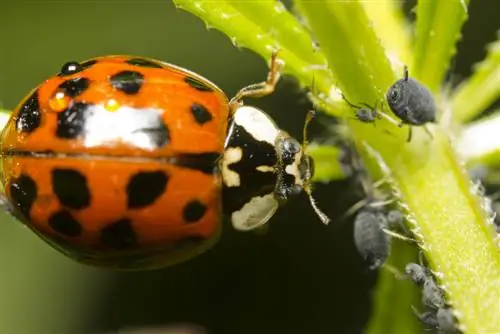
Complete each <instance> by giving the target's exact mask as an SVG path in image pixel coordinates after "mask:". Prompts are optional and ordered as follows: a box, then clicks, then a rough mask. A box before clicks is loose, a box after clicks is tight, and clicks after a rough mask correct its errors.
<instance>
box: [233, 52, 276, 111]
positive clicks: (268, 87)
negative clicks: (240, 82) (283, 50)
mask: <svg viewBox="0 0 500 334" xmlns="http://www.w3.org/2000/svg"><path fill="white" fill-rule="evenodd" d="M283 66H284V63H283V62H282V61H281V60H279V59H278V50H276V51H273V53H272V55H271V64H270V65H269V72H268V74H267V79H266V81H263V82H259V83H255V84H252V85H248V86H246V87H243V88H242V89H240V90H239V91H238V93H236V95H235V96H234V97H233V98H232V99H231V101H230V102H229V107H230V109H231V112H234V111H235V110H236V109H237V108H238V107H239V106H241V105H242V104H243V101H242V99H243V98H245V97H261V96H265V95H269V94H271V93H272V92H273V91H274V87H276V83H277V82H278V80H279V78H280V71H281V69H282V68H283Z"/></svg>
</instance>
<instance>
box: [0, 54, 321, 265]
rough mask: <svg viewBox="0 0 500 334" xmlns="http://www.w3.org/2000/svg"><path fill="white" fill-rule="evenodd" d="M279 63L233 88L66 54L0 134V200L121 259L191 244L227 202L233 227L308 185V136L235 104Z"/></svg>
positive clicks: (143, 65)
mask: <svg viewBox="0 0 500 334" xmlns="http://www.w3.org/2000/svg"><path fill="white" fill-rule="evenodd" d="M280 65H281V63H280V62H279V61H278V60H277V58H276V54H274V55H273V58H272V62H271V70H270V73H269V76H268V80H267V81H266V82H263V83H258V84H254V85H250V86H248V87H245V88H243V89H242V90H241V91H239V92H238V93H237V95H236V96H235V97H234V98H233V99H232V100H231V101H229V100H228V99H227V97H226V95H225V94H224V93H223V92H222V91H221V90H220V89H219V88H218V87H217V86H215V85H214V84H213V83H211V82H210V81H208V80H207V79H205V78H203V77H201V76H200V75H197V74H195V73H193V72H190V71H188V70H186V69H183V68H180V67H177V66H174V65H172V64H168V63H164V62H161V61H158V60H154V59H149V58H144V57H133V56H106V57H100V58H95V59H92V60H88V61H85V62H81V63H77V62H69V63H66V64H65V65H64V66H63V67H62V69H61V71H60V72H59V73H58V74H57V75H55V76H53V77H51V78H49V79H48V80H46V81H45V82H43V83H42V84H41V85H40V86H38V87H37V88H35V89H34V90H33V91H32V92H31V93H30V94H29V95H28V96H27V97H26V98H25V99H24V101H22V103H21V104H20V105H19V106H18V107H17V108H16V109H15V110H14V112H13V113H12V115H11V118H10V120H9V121H8V123H7V125H6V127H5V128H4V130H3V131H2V133H1V140H2V147H1V161H2V167H3V168H2V171H1V172H2V174H1V177H0V179H1V181H2V184H3V188H4V189H3V192H2V194H1V196H2V198H1V200H2V202H3V203H4V205H5V206H6V208H7V210H8V211H9V212H11V213H12V214H13V215H14V216H15V217H16V218H17V219H18V220H20V221H21V222H23V223H24V224H25V225H26V226H28V227H29V228H30V229H31V230H33V231H34V232H35V233H36V234H38V235H39V236H40V237H41V238H43V239H44V240H45V241H47V242H48V243H49V244H51V245H52V246H53V247H55V248H56V249H58V250H59V251H61V252H63V253H64V254H66V255H68V256H69V257H71V258H73V259H75V260H77V261H80V262H83V263H86V264H90V265H95V266H103V267H107V268H113V269H121V270H146V269H155V268H161V267H164V266H167V265H169V264H173V263H176V262H179V261H182V260H186V259H188V258H191V257H193V256H195V255H197V254H198V253H200V252H202V251H203V250H206V249H207V248H209V247H210V246H211V245H213V244H214V243H215V241H216V240H217V239H218V235H219V233H220V230H221V229H220V228H221V221H222V219H221V216H222V215H223V214H226V215H227V216H229V218H230V219H231V221H232V224H233V226H234V227H235V228H236V229H238V230H250V229H254V228H257V227H259V226H262V225H263V224H265V223H266V222H267V221H268V220H269V219H270V218H271V216H272V215H273V214H274V212H275V211H276V210H277V208H278V206H279V204H280V203H283V202H285V201H286V199H287V198H288V197H289V196H290V195H292V194H296V193H298V192H300V191H301V190H302V189H305V190H306V191H307V192H308V193H310V188H309V180H310V178H311V177H312V163H311V159H310V158H309V157H308V156H307V155H305V154H304V150H303V149H304V148H303V146H302V145H301V144H299V143H298V142H297V141H296V140H295V139H293V138H291V137H290V136H289V135H288V134H287V133H286V132H284V131H282V130H280V129H279V128H278V127H277V126H276V124H275V123H274V122H273V120H272V119H271V118H270V117H269V116H268V115H267V114H265V113H264V112H263V111H261V110H259V109H257V108H254V107H249V106H245V105H243V103H242V99H243V98H244V97H248V96H252V97H255V96H262V95H266V94H269V93H271V92H272V91H273V89H274V86H275V84H276V82H277V80H278V78H279V69H280ZM310 198H311V202H312V203H313V206H314V201H313V200H312V197H310ZM314 208H315V210H316V211H317V212H318V214H320V217H321V218H322V219H323V220H324V221H326V220H327V218H326V216H324V215H323V214H322V213H321V212H319V210H317V208H316V207H315V206H314Z"/></svg>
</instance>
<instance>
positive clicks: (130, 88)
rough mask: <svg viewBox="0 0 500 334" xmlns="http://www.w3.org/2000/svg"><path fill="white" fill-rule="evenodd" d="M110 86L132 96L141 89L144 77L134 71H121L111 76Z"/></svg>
mask: <svg viewBox="0 0 500 334" xmlns="http://www.w3.org/2000/svg"><path fill="white" fill-rule="evenodd" d="M110 81H111V85H112V86H113V87H114V88H116V89H118V90H119V91H121V92H123V93H125V94H127V95H134V94H137V93H138V92H139V90H140V89H141V86H142V83H143V82H144V76H143V75H142V74H141V73H139V72H136V71H121V72H118V73H116V74H115V75H113V76H111V78H110Z"/></svg>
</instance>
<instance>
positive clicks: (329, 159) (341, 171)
mask: <svg viewBox="0 0 500 334" xmlns="http://www.w3.org/2000/svg"><path fill="white" fill-rule="evenodd" d="M307 154H309V155H310V156H311V157H312V158H313V160H314V177H313V181H314V182H328V181H335V180H342V179H345V178H346V177H347V176H349V175H350V173H351V171H350V170H349V169H348V168H349V167H348V166H343V165H342V163H341V159H342V155H343V152H342V150H341V149H339V148H337V147H333V146H326V145H316V144H313V145H309V147H308V148H307Z"/></svg>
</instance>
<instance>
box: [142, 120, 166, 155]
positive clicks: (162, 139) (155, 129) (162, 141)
mask: <svg viewBox="0 0 500 334" xmlns="http://www.w3.org/2000/svg"><path fill="white" fill-rule="evenodd" d="M136 131H137V132H141V133H143V134H145V135H147V136H148V137H149V140H150V142H151V143H153V144H154V145H155V146H156V147H157V148H161V147H164V146H166V145H167V144H168V143H169V142H170V130H169V129H168V127H167V125H166V124H165V123H163V120H162V119H161V117H158V121H157V122H156V124H154V126H152V127H148V128H141V129H138V130H136Z"/></svg>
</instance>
